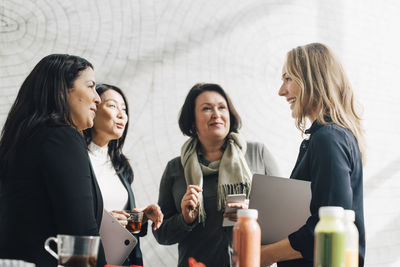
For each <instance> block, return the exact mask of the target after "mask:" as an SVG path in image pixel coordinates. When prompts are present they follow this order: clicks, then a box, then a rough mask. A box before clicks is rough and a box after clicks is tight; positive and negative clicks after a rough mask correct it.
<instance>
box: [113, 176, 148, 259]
mask: <svg viewBox="0 0 400 267" xmlns="http://www.w3.org/2000/svg"><path fill="white" fill-rule="evenodd" d="M118 177H119V179H120V180H121V182H122V184H123V185H124V187H125V189H126V191H127V192H128V204H127V208H126V209H128V210H132V209H133V208H136V203H135V195H134V194H133V191H132V187H131V182H129V179H128V178H126V177H125V176H124V175H123V174H119V175H118ZM130 181H133V177H132V179H130ZM147 225H148V224H147V223H146V224H144V225H143V226H142V230H141V231H140V233H138V234H133V235H134V236H135V237H136V239H137V241H138V242H137V244H136V246H135V248H134V249H133V250H132V252H131V254H129V257H128V258H127V259H126V261H125V262H124V265H143V256H142V251H141V250H140V241H139V239H140V238H139V237H141V236H145V235H146V234H147Z"/></svg>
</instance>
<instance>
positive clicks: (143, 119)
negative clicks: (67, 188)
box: [0, 0, 400, 267]
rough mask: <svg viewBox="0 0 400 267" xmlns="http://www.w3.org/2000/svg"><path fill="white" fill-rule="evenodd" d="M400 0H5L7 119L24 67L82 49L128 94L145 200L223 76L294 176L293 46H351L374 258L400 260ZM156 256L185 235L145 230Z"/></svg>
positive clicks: (0, 107) (2, 96)
mask: <svg viewBox="0 0 400 267" xmlns="http://www.w3.org/2000/svg"><path fill="white" fill-rule="evenodd" d="M399 13H400V4H399V3H398V1H395V0H391V1H390V0H388V1H385V2H383V1H378V0H364V1H362V0H354V1H346V0H332V1H328V0H325V1H319V0H314V1H311V0H310V1H290V0H275V1H274V0H246V1H242V0H210V1H206V0H199V1H179V0H170V1H165V0H145V1H144V0H142V1H140V0H136V1H129V0H119V1H117V0H98V1H97V0H90V1H85V0H73V1H68V0H65V1H61V0H35V1H27V0H0V125H2V124H3V123H4V120H5V118H6V115H7V112H8V110H9V108H10V105H11V103H12V102H13V101H14V98H15V95H16V92H17V90H18V88H19V86H20V85H21V83H22V81H23V79H24V78H25V77H26V76H27V74H28V73H29V71H30V70H31V69H32V68H33V66H34V65H35V64H36V63H37V62H38V61H39V60H40V59H41V58H42V57H44V56H46V55H48V54H50V53H70V54H75V55H79V56H82V57H84V58H87V59H88V60H89V61H91V62H92V63H93V64H94V66H95V72H96V78H97V81H98V82H107V83H111V84H116V85H118V86H120V87H121V88H123V89H124V90H125V92H126V93H127V95H128V98H129V104H130V105H131V117H130V119H131V122H132V124H131V128H130V132H129V135H128V141H127V144H126V147H125V151H126V153H127V154H128V155H129V157H130V159H131V162H132V165H133V167H134V170H135V173H136V180H135V182H134V190H135V193H136V196H137V197H136V199H137V202H138V205H146V204H148V203H150V202H156V201H157V197H158V184H159V180H160V177H161V174H162V172H163V169H164V167H165V165H166V163H167V161H168V160H170V159H171V158H172V157H175V156H176V155H178V153H179V150H180V146H181V145H182V143H183V142H184V140H185V137H183V136H182V135H181V134H180V131H179V128H178V125H177V116H178V112H179V109H180V107H181V105H182V104H183V100H184V97H185V95H186V93H187V92H188V90H189V88H190V87H191V86H192V85H193V84H194V83H197V82H216V83H220V84H221V85H222V86H223V87H224V88H225V89H226V90H227V91H228V92H229V94H230V95H231V97H232V99H233V102H234V104H236V106H237V108H238V110H239V113H240V115H241V116H242V118H243V121H244V126H243V129H242V133H243V134H244V135H245V136H246V137H247V138H248V139H252V140H258V141H262V142H264V143H265V144H266V145H267V146H268V147H269V148H270V150H271V151H272V152H273V154H274V155H275V157H276V159H277V161H278V163H279V167H280V169H281V172H282V175H285V176H288V175H289V174H290V171H291V168H292V167H293V165H294V162H295V158H296V156H297V151H298V145H299V143H300V141H301V138H300V134H299V133H298V131H297V130H296V129H295V127H294V123H293V120H292V119H291V117H290V112H289V107H288V105H287V104H286V101H285V100H284V99H281V98H280V97H278V96H277V90H278V88H279V86H280V75H281V68H282V64H283V60H284V56H285V53H286V51H288V50H289V49H290V48H292V47H294V46H297V45H302V44H306V43H309V42H314V41H318V42H323V43H326V44H327V45H329V46H330V47H331V48H333V50H334V51H335V52H336V54H337V55H338V56H339V57H340V58H341V60H342V62H343V64H344V66H345V68H346V70H347V73H348V75H349V77H350V80H351V82H352V84H353V86H354V89H355V92H356V95H357V96H358V100H359V102H360V103H361V105H362V106H363V107H364V115H363V117H364V126H365V130H366V135H367V141H368V145H369V146H368V151H367V153H368V163H367V166H366V168H365V176H364V178H365V185H364V188H365V198H364V200H365V221H366V228H367V256H366V266H369V267H375V266H393V267H394V266H399V264H400V256H399V255H400V254H399V250H400V242H399V238H400V230H399V229H400V205H399V204H398V203H400V152H399V148H400V141H399V140H400V123H399V116H400V105H399V100H400V90H399V82H398V79H399V77H400V52H399V51H400V49H399V47H400V42H399V40H398V37H397V36H398V28H399V27H398V26H399V25H400V18H399V16H398V14H399ZM142 250H143V252H144V257H145V263H146V266H174V265H175V264H176V258H177V252H176V246H173V247H164V246H160V245H158V244H157V243H156V242H155V240H154V238H153V236H152V235H151V234H149V235H148V236H147V237H145V238H143V245H142Z"/></svg>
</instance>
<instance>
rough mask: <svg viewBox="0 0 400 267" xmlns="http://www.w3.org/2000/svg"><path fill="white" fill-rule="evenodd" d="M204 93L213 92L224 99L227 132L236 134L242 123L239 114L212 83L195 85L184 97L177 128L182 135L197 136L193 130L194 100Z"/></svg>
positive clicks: (227, 98) (217, 86) (219, 87)
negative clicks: (228, 123) (226, 111)
mask: <svg viewBox="0 0 400 267" xmlns="http://www.w3.org/2000/svg"><path fill="white" fill-rule="evenodd" d="M205 91H214V92H217V93H219V94H220V95H222V96H223V97H224V98H225V101H226V103H227V105H228V110H229V119H230V125H231V126H230V129H229V132H235V133H237V132H238V130H239V129H240V127H241V126H242V122H241V119H240V116H239V114H238V113H237V111H236V109H235V107H234V106H233V104H232V101H231V99H230V98H229V96H228V94H227V93H226V92H225V91H224V89H222V87H221V86H220V85H218V84H214V83H198V84H195V85H194V86H193V87H192V89H190V91H189V93H188V94H187V96H186V99H185V103H184V104H183V106H182V108H181V111H180V113H179V128H180V129H181V131H182V133H183V134H184V135H187V136H190V137H195V136H197V132H196V128H195V114H194V109H195V106H196V98H197V97H198V96H199V95H200V94H201V93H203V92H205Z"/></svg>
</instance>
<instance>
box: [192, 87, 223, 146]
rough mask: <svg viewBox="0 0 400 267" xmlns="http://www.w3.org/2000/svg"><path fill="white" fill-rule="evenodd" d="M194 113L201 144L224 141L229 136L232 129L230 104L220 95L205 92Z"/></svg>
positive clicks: (197, 100)
mask: <svg viewBox="0 0 400 267" xmlns="http://www.w3.org/2000/svg"><path fill="white" fill-rule="evenodd" d="M194 113H195V125H196V130H197V135H198V138H199V140H200V142H202V141H203V142H208V143H210V142H218V141H223V140H224V139H225V137H226V136H227V135H228V133H229V129H230V117H229V109H228V104H227V103H226V100H225V98H224V97H223V96H222V95H220V94H219V93H217V92H215V91H205V92H203V93H201V94H200V95H198V96H197V98H196V102H195V112H194ZM203 142H202V143H203Z"/></svg>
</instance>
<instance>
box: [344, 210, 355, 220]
mask: <svg viewBox="0 0 400 267" xmlns="http://www.w3.org/2000/svg"><path fill="white" fill-rule="evenodd" d="M355 219H356V214H355V212H354V210H344V220H345V221H348V222H354V221H355Z"/></svg>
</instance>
